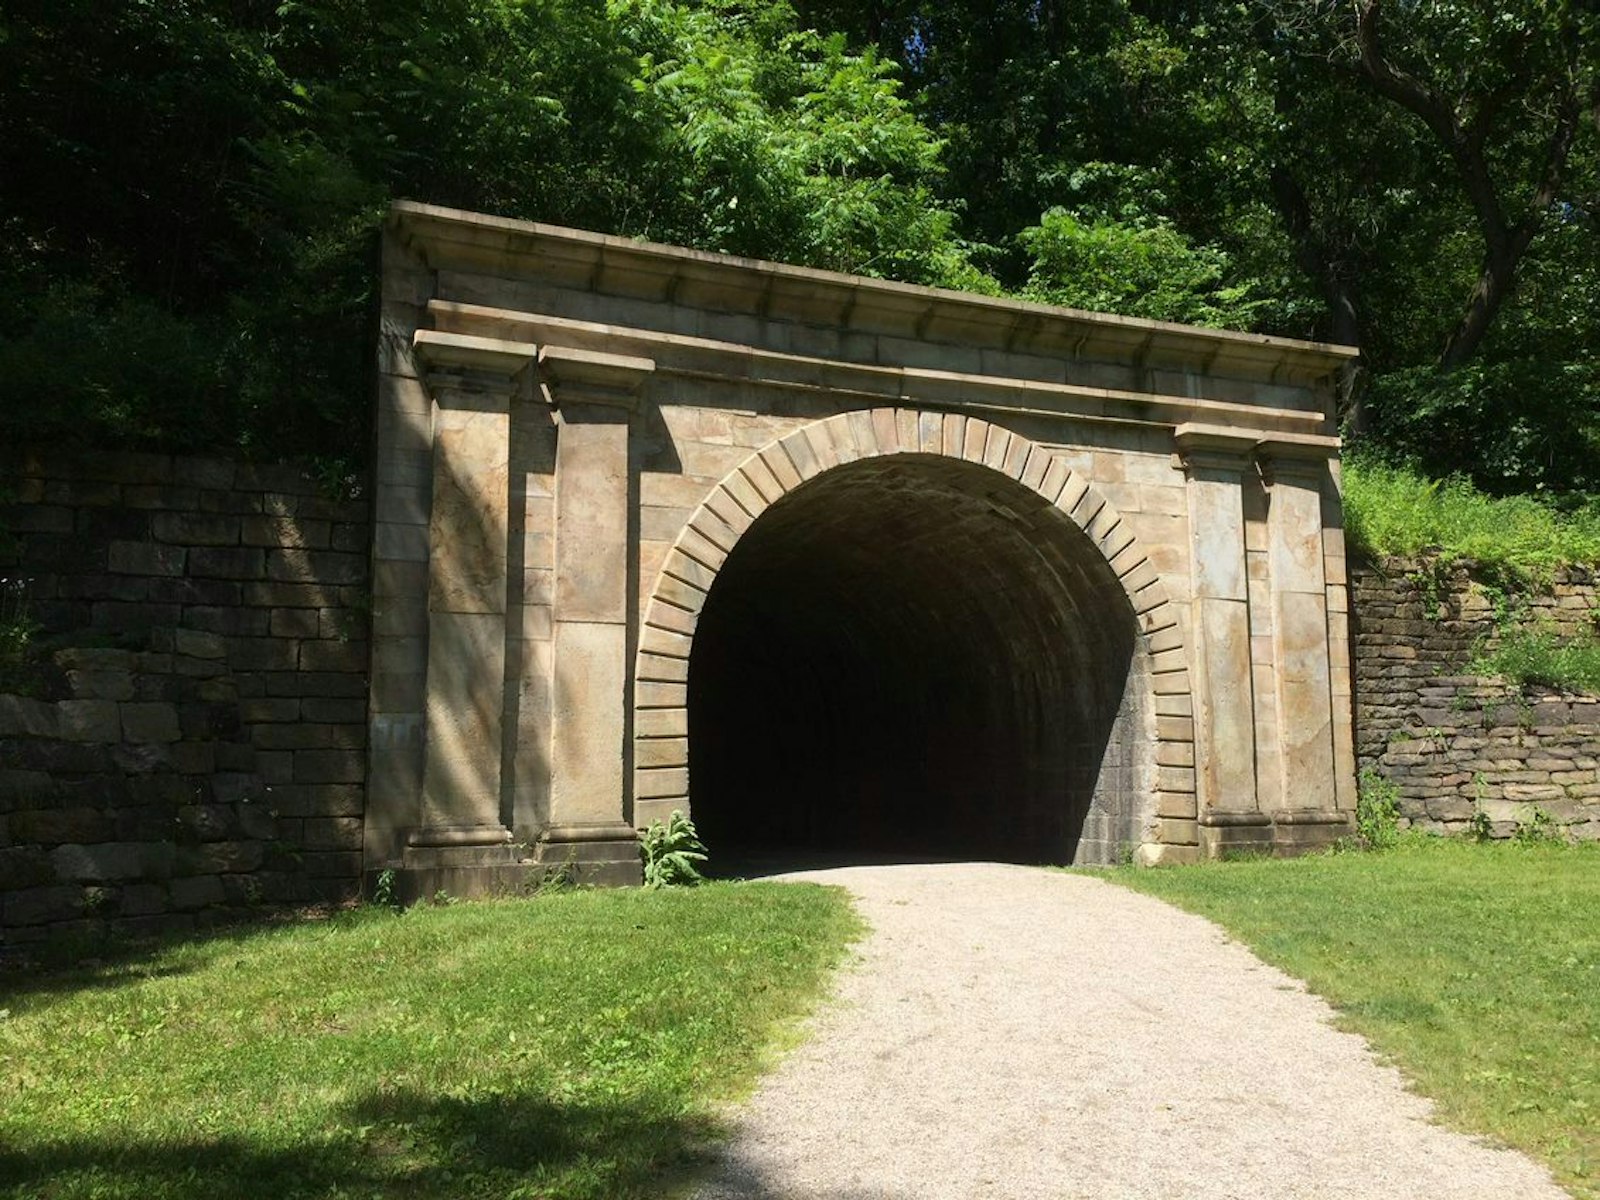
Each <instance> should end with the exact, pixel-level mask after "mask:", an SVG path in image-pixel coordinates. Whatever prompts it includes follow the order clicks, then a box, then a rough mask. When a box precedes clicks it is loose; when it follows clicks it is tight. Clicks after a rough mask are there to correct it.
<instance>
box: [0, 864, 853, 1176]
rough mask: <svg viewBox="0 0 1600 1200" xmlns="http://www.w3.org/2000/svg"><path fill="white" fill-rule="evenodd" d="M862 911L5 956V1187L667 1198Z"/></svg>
mask: <svg viewBox="0 0 1600 1200" xmlns="http://www.w3.org/2000/svg"><path fill="white" fill-rule="evenodd" d="M858 932H859V924H858V922H857V919H856V918H855V916H854V914H853V913H852V911H851V909H850V907H849V903H848V900H847V899H846V897H845V896H844V894H843V893H842V892H839V891H836V890H831V889H824V888H819V887H805V886H800V885H793V884H784V885H778V884H712V885H709V886H706V887H703V888H696V889H692V890H677V889H673V890H666V891H655V892H650V891H608V892H572V893H560V894H555V895H548V896H543V897H540V898H537V899H533V900H522V901H504V902H496V903H485V904H472V905H465V904H463V905H454V906H449V907H440V908H420V909H414V910H412V911H411V912H409V913H407V914H405V915H404V916H397V915H395V914H392V913H390V912H387V911H386V910H381V909H368V910H364V911H361V912H357V913H354V914H350V915H347V916H344V917H341V918H339V919H336V920H334V921H331V922H327V923H318V924H304V925H297V926H292V927H278V928H272V929H264V930H255V931H251V932H245V933H237V934H231V935H226V936H220V937H215V938H211V939H206V940H196V941H188V942H179V943H173V944H171V945H168V946H165V947H162V948H159V949H153V950H150V951H147V952H143V953H139V954H136V955H131V956H122V957H120V958H118V959H117V960H115V961H112V960H109V959H108V960H106V961H105V962H103V963H102V964H101V965H99V966H94V967H90V968H85V969H77V970H72V971H64V972H55V973H50V972H45V973H41V974H33V975H29V976H11V977H0V989H3V990H0V1010H4V1011H3V1012H0V1197H5V1198H7V1200H11V1198H15V1200H22V1198H23V1197H27V1198H28V1200H54V1198H58V1197H86V1198H87V1197H95V1198H100V1197H140V1198H141V1200H144V1198H150V1200H159V1198H167V1197H183V1198H188V1197H194V1198H196V1200H199V1198H201V1197H204V1198H205V1200H212V1198H213V1197H218V1196H221V1197H244V1196H248V1197H257V1196H259V1197H274V1198H278V1197H284V1198H288V1197H318V1198H328V1200H332V1198H334V1197H340V1198H352V1200H353V1198H356V1197H369V1196H379V1197H400V1196H405V1197H415V1198H420V1200H433V1198H438V1197H477V1196H494V1197H497V1198H498V1197H529V1198H532V1197H600V1196H604V1197H623V1196H645V1195H651V1196H654V1195H659V1194H660V1193H661V1190H662V1185H663V1182H664V1181H671V1180H672V1179H673V1178H674V1177H675V1176H677V1175H679V1174H680V1173H681V1172H682V1171H683V1169H684V1168H685V1167H686V1166H687V1165H688V1164H690V1163H692V1162H693V1161H694V1160H695V1159H696V1157H697V1155H698V1154H699V1153H700V1148H701V1147H703V1145H704V1143H705V1142H706V1140H707V1139H708V1138H710V1137H713V1136H715V1135H716V1133H717V1131H718V1106H719V1104H720V1103H721V1102H724V1101H726V1100H728V1099H730V1098H733V1097H735V1096H737V1095H738V1094H740V1093H741V1091H743V1090H745V1089H748V1088H749V1087H750V1086H751V1084H752V1083H753V1082H754V1080H755V1078H756V1075H757V1074H758V1072H759V1071H760V1069H761V1068H762V1067H763V1066H765V1065H768V1064H769V1061H770V1059H771V1058H772V1056H773V1055H774V1053H775V1048H776V1047H777V1046H778V1045H780V1044H781V1043H782V1042H783V1041H784V1040H785V1039H786V1038H789V1037H791V1036H792V1035H793V1033H794V1031H795V1028H796V1021H797V1018H799V1017H800V1016H801V1015H802V1014H804V1013H805V1012H806V1011H807V1010H808V1009H810V1008H811V1007H812V1006H813V1005H814V1004H815V1002H816V1000H817V998H818V996H819V995H820V994H821V991H822V989H823V988H824V986H825V984H826V981H827V977H828V974H829V969H830V968H831V967H832V966H833V965H834V964H836V963H837V962H838V961H839V960H840V959H841V957H842V954H843V953H844V951H845V948H846V946H847V945H848V944H849V942H850V941H851V940H852V939H853V938H854V937H855V936H857V934H858Z"/></svg>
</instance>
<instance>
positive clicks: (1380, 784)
mask: <svg viewBox="0 0 1600 1200" xmlns="http://www.w3.org/2000/svg"><path fill="white" fill-rule="evenodd" d="M1356 837H1357V838H1358V839H1359V840H1360V842H1361V844H1362V845H1363V846H1365V847H1366V848H1367V849H1369V850H1388V849H1390V848H1391V847H1393V846H1394V845H1395V844H1396V843H1397V842H1398V841H1399V840H1400V789H1399V788H1398V787H1397V786H1396V785H1395V784H1394V783H1393V782H1392V781H1391V780H1388V779H1385V778H1384V777H1383V776H1382V775H1380V774H1378V772H1376V771H1374V770H1372V769H1370V768H1369V769H1367V770H1365V771H1363V772H1361V780H1360V783H1359V785H1358V787H1357V789H1356Z"/></svg>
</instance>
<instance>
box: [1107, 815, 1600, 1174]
mask: <svg viewBox="0 0 1600 1200" xmlns="http://www.w3.org/2000/svg"><path fill="white" fill-rule="evenodd" d="M1113 878H1115V879H1117V880H1118V881H1119V882H1122V883H1125V884H1127V885H1129V886H1131V887H1134V888H1137V889H1138V890H1139V891H1143V892H1148V893H1149V894H1151V895H1154V896H1159V897H1161V898H1162V899H1165V900H1170V901H1172V902H1174V903H1176V904H1179V905H1181V906H1182V907H1184V908H1187V909H1190V910H1192V911H1194V912H1197V913H1201V914H1203V915H1205V916H1207V917H1210V918H1212V919H1213V920H1215V921H1217V922H1218V923H1219V924H1221V925H1222V926H1223V927H1224V928H1226V929H1227V930H1228V931H1229V932H1230V933H1233V934H1234V935H1235V936H1237V937H1238V938H1240V939H1241V940H1242V941H1244V942H1246V943H1247V944H1248V945H1249V946H1250V947H1251V948H1252V949H1254V950H1255V951H1256V952H1257V953H1258V954H1260V956H1261V957H1262V958H1264V959H1266V960H1267V961H1268V962H1271V963H1273V964H1275V965H1277V966H1279V967H1282V968H1283V969H1284V970H1286V971H1288V972H1290V973H1291V974H1293V975H1296V976H1298V977H1300V978H1301V979H1304V980H1305V981H1306V982H1307V983H1308V984H1309V985H1310V987H1311V988H1312V990H1314V991H1316V992H1317V993H1319V994H1320V995H1322V996H1325V997H1327V998H1328V999H1329V1000H1331V1001H1332V1002H1333V1003H1334V1005H1335V1006H1336V1007H1338V1008H1339V1009H1340V1010H1341V1012H1342V1013H1343V1015H1344V1020H1345V1022H1346V1023H1347V1025H1348V1026H1349V1027H1350V1028H1352V1029H1354V1030H1356V1031H1357V1032H1359V1033H1361V1034H1363V1035H1365V1036H1366V1037H1368V1038H1369V1039H1370V1040H1371V1041H1372V1043H1373V1045H1374V1046H1376V1047H1377V1048H1378V1049H1379V1051H1380V1052H1382V1053H1384V1054H1386V1055H1388V1056H1390V1057H1391V1058H1392V1059H1393V1060H1394V1061H1395V1062H1396V1063H1397V1064H1398V1065H1399V1066H1400V1067H1401V1068H1402V1070H1404V1071H1405V1073H1406V1074H1407V1075H1408V1076H1409V1077H1410V1078H1411V1079H1412V1080H1413V1081H1414V1082H1415V1084H1416V1086H1417V1087H1418V1089H1419V1090H1420V1091H1422V1092H1424V1093H1425V1094H1427V1095H1429V1096H1431V1097H1433V1098H1434V1099H1435V1101H1437V1103H1438V1105H1439V1107H1440V1110H1441V1111H1442V1113H1443V1115H1444V1117H1445V1119H1447V1120H1448V1121H1449V1122H1450V1123H1451V1124H1454V1125H1456V1126H1458V1127H1460V1128H1463V1129H1467V1130H1471V1131H1475V1132H1480V1133H1487V1134H1491V1135H1493V1136H1495V1137H1497V1138H1500V1139H1502V1140H1503V1141H1505V1142H1507V1143H1510V1144H1511V1145H1514V1146H1518V1147H1521V1148H1522V1149H1524V1150H1527V1151H1529V1152H1530V1153H1532V1154H1534V1155H1535V1156H1537V1157H1539V1158H1542V1159H1543V1160H1544V1161H1545V1162H1547V1163H1549V1164H1550V1166H1551V1167H1552V1168H1553V1169H1554V1170H1555V1172H1556V1174H1557V1177H1558V1178H1560V1179H1561V1181H1562V1182H1563V1183H1564V1184H1565V1185H1566V1186H1567V1187H1569V1188H1570V1189H1572V1190H1573V1191H1574V1193H1575V1194H1576V1195H1578V1196H1581V1197H1600V845H1588V846H1583V847H1518V846H1509V845H1493V846H1476V845H1468V844H1464V843H1456V842H1443V841H1431V842H1428V843H1424V844H1416V843H1407V844H1405V845H1404V846H1402V847H1401V848H1400V849H1398V850H1395V851H1391V852H1388V853H1384V854H1348V855H1337V856H1319V857H1310V858H1303V859H1297V860H1289V861H1257V862H1237V863H1218V864H1206V865H1202V866H1198V867H1188V868H1177V869H1172V870H1159V871H1139V872H1133V871H1123V872H1116V873H1115V874H1114V876H1113Z"/></svg>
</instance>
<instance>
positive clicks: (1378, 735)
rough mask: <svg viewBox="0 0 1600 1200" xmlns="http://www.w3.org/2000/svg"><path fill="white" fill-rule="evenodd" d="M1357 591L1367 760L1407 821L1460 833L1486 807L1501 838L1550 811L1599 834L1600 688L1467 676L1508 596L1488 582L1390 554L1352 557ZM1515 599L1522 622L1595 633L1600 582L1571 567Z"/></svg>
mask: <svg viewBox="0 0 1600 1200" xmlns="http://www.w3.org/2000/svg"><path fill="white" fill-rule="evenodd" d="M1351 590H1352V596H1351V601H1352V603H1351V609H1352V611H1351V618H1350V620H1351V633H1352V637H1353V639H1354V661H1355V672H1356V722H1355V723H1356V750H1357V755H1358V760H1359V763H1360V767H1361V769H1362V770H1363V771H1364V772H1365V771H1376V772H1378V773H1379V774H1380V775H1382V776H1383V777H1384V778H1386V779H1388V780H1390V781H1391V782H1393V783H1394V784H1395V785H1396V786H1397V787H1398V788H1399V791H1400V803H1401V812H1402V815H1403V817H1404V818H1405V819H1406V820H1407V821H1408V822H1409V823H1411V824H1413V825H1415V826H1418V827H1420V828H1423V829H1426V830H1429V831H1432V832H1436V833H1460V832H1464V831H1466V829H1467V828H1468V826H1469V823H1470V822H1471V821H1472V819H1473V817H1474V815H1475V813H1476V812H1477V811H1478V810H1479V809H1480V808H1481V809H1482V811H1483V814H1484V817H1485V818H1486V819H1487V820H1488V822H1489V829H1490V832H1491V833H1492V835H1493V836H1496V837H1508V836H1510V835H1511V834H1512V833H1514V832H1515V831H1516V829H1517V827H1518V826H1519V825H1523V824H1527V823H1529V822H1532V821H1533V820H1534V819H1535V817H1536V813H1538V812H1543V813H1544V814H1546V815H1547V816H1548V817H1550V818H1551V819H1553V820H1554V821H1556V822H1557V823H1559V824H1561V825H1563V826H1565V827H1566V829H1567V831H1568V833H1569V834H1570V835H1571V836H1574V837H1579V838H1585V839H1592V838H1600V697H1593V696H1582V695H1561V694H1556V693H1552V692H1530V693H1527V694H1524V693H1522V692H1520V691H1517V690H1515V689H1510V688H1508V687H1507V686H1506V685H1504V684H1503V683H1502V682H1500V681H1497V680H1492V679H1484V678H1480V677H1476V676H1472V675H1468V674H1465V671H1466V666H1467V663H1468V661H1469V660H1470V659H1471V657H1472V655H1473V650H1474V648H1475V646H1476V645H1477V644H1478V643H1479V641H1480V640H1482V639H1485V638H1487V639H1490V641H1492V639H1493V638H1494V637H1495V636H1496V635H1497V630H1498V627H1499V625H1498V622H1497V609H1500V610H1503V609H1504V608H1505V607H1506V604H1507V600H1506V598H1505V597H1504V596H1503V594H1500V593H1498V592H1497V589H1496V587H1495V586H1494V585H1493V583H1492V582H1491V583H1490V584H1489V585H1487V586H1486V585H1485V584H1484V583H1483V582H1482V581H1479V580H1476V579H1475V578H1474V573H1473V571H1472V570H1471V569H1469V568H1467V567H1456V568H1453V569H1440V568H1439V567H1438V566H1437V565H1436V564H1431V563H1427V562H1412V561H1406V560H1398V559H1390V560H1386V561H1384V562H1381V563H1377V564H1360V565H1356V566H1354V567H1353V569H1352V572H1351ZM1510 603H1511V604H1512V606H1513V607H1514V608H1515V610H1516V613H1517V619H1519V620H1525V621H1537V622H1540V623H1542V624H1545V625H1548V626H1550V627H1553V628H1554V629H1556V630H1557V631H1558V632H1560V633H1561V634H1562V635H1564V636H1573V635H1575V634H1580V633H1585V632H1592V631H1593V630H1594V627H1595V620H1596V615H1597V613H1600V587H1597V586H1596V584H1595V581H1594V577H1593V575H1592V574H1591V573H1589V572H1586V571H1581V570H1571V571H1565V572H1562V573H1559V574H1558V575H1557V576H1556V577H1555V579H1554V581H1553V582H1552V584H1551V586H1550V587H1549V589H1548V590H1543V591H1536V592H1531V593H1525V594H1520V595H1517V596H1515V597H1512V598H1510Z"/></svg>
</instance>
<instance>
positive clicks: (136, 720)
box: [118, 703, 182, 742]
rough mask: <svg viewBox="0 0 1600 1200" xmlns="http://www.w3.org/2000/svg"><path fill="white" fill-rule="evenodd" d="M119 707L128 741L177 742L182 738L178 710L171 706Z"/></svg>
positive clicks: (139, 705)
mask: <svg viewBox="0 0 1600 1200" xmlns="http://www.w3.org/2000/svg"><path fill="white" fill-rule="evenodd" d="M118 707H119V709H120V711H121V716H122V736H123V738H124V740H126V741H129V742H175V741H177V740H178V739H179V738H180V737H181V736H182V729H181V727H180V726H179V723H178V712H177V709H176V708H174V707H173V706H172V705H171V704H134V703H124V704H121V705H119V706H118Z"/></svg>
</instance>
